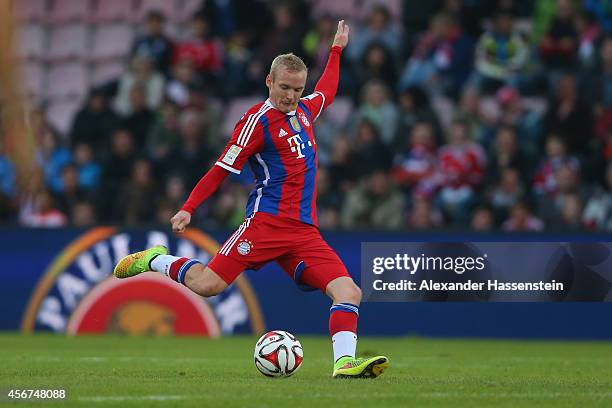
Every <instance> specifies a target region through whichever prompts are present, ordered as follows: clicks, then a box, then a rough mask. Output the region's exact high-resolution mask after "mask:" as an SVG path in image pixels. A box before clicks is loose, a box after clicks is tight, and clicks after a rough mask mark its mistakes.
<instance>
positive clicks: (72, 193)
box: [55, 164, 91, 218]
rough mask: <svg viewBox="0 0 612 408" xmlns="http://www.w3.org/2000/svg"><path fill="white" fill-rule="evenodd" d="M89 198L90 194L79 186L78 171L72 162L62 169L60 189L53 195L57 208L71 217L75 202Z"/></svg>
mask: <svg viewBox="0 0 612 408" xmlns="http://www.w3.org/2000/svg"><path fill="white" fill-rule="evenodd" d="M89 199H91V197H90V194H89V193H88V192H87V190H85V189H84V188H82V187H80V186H79V173H78V169H77V167H76V166H75V165H74V164H69V165H67V166H65V167H64V168H63V170H62V189H61V190H60V191H59V192H58V193H57V194H56V195H55V202H56V203H57V208H58V209H59V210H60V211H61V212H62V213H64V214H66V216H67V217H68V218H72V215H73V212H74V207H75V206H76V204H77V203H79V202H81V201H85V200H89Z"/></svg>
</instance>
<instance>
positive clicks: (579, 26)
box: [574, 11, 601, 69]
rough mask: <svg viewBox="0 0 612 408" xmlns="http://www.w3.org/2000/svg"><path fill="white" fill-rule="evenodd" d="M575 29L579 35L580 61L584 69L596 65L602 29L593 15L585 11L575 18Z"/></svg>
mask: <svg viewBox="0 0 612 408" xmlns="http://www.w3.org/2000/svg"><path fill="white" fill-rule="evenodd" d="M574 29H575V30H576V34H577V35H578V61H579V62H580V67H581V68H582V69H589V68H591V67H592V66H593V65H595V62H596V59H597V43H598V42H599V37H600V35H601V27H599V25H598V24H597V20H596V18H595V15H593V13H591V12H588V11H583V12H581V13H579V14H577V15H576V17H575V18H574Z"/></svg>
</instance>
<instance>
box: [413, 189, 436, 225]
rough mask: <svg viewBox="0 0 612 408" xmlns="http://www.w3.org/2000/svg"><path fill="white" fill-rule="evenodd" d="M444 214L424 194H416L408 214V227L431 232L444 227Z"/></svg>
mask: <svg viewBox="0 0 612 408" xmlns="http://www.w3.org/2000/svg"><path fill="white" fill-rule="evenodd" d="M442 223H443V219H442V214H441V213H440V211H438V210H437V209H436V208H434V207H433V205H432V203H431V201H430V200H429V199H428V198H427V197H426V196H424V195H422V194H415V195H414V196H413V198H412V206H411V209H410V212H409V213H408V227H409V228H412V229H416V230H427V231H429V230H431V229H434V228H439V227H440V226H442Z"/></svg>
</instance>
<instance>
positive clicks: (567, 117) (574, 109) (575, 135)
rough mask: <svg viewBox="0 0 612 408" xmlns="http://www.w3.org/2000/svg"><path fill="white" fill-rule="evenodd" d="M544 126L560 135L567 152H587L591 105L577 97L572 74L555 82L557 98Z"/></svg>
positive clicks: (590, 133) (589, 135)
mask: <svg viewBox="0 0 612 408" xmlns="http://www.w3.org/2000/svg"><path fill="white" fill-rule="evenodd" d="M546 128H547V129H548V132H549V133H551V132H554V133H556V134H558V135H559V136H560V137H561V139H562V140H563V142H564V143H565V145H566V146H567V151H568V152H569V153H574V154H585V153H586V152H587V148H588V147H589V144H590V143H591V140H592V138H593V115H592V111H591V107H590V106H589V105H588V104H586V103H585V102H583V101H582V100H580V99H579V98H578V94H577V91H576V80H575V79H574V77H573V76H572V75H569V74H567V75H563V76H562V77H561V79H560V80H559V82H558V84H557V98H556V99H555V100H553V102H552V103H551V104H550V106H549V109H548V113H547V114H546Z"/></svg>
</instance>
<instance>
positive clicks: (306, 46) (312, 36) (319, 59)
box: [302, 16, 353, 78]
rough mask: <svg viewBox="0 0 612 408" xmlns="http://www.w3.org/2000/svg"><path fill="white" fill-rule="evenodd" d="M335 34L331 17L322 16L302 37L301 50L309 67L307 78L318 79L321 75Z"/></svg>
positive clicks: (333, 20) (334, 26)
mask: <svg viewBox="0 0 612 408" xmlns="http://www.w3.org/2000/svg"><path fill="white" fill-rule="evenodd" d="M335 32H336V21H335V19H334V18H332V17H331V16H323V17H321V18H319V19H318V20H317V22H316V26H315V27H314V28H312V29H311V30H310V31H309V32H308V33H307V34H306V36H305V37H304V41H303V42H302V49H303V50H304V55H305V57H306V61H307V65H308V66H309V70H308V71H309V72H308V76H309V77H312V78H319V77H320V76H321V74H322V73H323V70H324V69H325V65H326V64H327V57H328V55H329V47H330V44H331V43H332V41H333V39H334V34H335ZM352 45H353V44H351V46H352Z"/></svg>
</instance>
